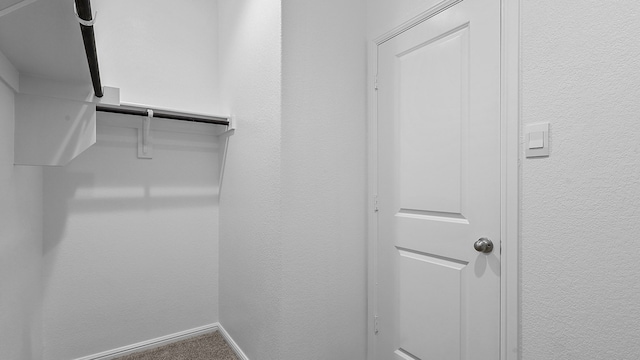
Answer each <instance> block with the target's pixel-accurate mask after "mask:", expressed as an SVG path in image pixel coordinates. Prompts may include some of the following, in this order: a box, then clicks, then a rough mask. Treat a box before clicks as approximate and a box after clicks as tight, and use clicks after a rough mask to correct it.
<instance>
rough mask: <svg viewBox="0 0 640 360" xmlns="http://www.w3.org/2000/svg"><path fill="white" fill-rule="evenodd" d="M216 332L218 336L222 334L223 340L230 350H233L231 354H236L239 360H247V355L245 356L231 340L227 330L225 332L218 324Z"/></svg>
mask: <svg viewBox="0 0 640 360" xmlns="http://www.w3.org/2000/svg"><path fill="white" fill-rule="evenodd" d="M218 331H220V334H222V337H224V339H225V340H226V341H227V343H228V344H229V346H231V349H232V350H233V352H235V353H236V356H238V358H240V360H249V358H248V357H247V355H245V354H244V352H243V351H242V349H240V346H238V344H236V342H235V341H234V340H233V338H232V337H231V335H229V333H228V332H227V330H225V329H224V328H223V327H222V325H221V324H220V323H218Z"/></svg>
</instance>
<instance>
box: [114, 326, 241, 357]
mask: <svg viewBox="0 0 640 360" xmlns="http://www.w3.org/2000/svg"><path fill="white" fill-rule="evenodd" d="M116 360H239V359H238V357H237V356H236V355H235V353H234V352H233V350H231V348H230V347H229V345H228V344H227V342H226V341H224V338H223V337H222V335H220V332H219V331H216V332H214V333H211V334H205V335H200V336H198V337H194V338H191V339H187V340H182V341H178V342H175V343H173V344H169V345H165V346H162V347H159V348H155V349H151V350H147V351H143V352H139V353H133V354H131V355H127V356H123V357H119V358H117V359H116Z"/></svg>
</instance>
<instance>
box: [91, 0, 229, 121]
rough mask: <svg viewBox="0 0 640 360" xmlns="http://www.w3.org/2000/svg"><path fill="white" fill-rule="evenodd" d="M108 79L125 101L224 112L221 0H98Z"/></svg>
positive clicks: (101, 48) (105, 77)
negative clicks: (220, 68)
mask: <svg viewBox="0 0 640 360" xmlns="http://www.w3.org/2000/svg"><path fill="white" fill-rule="evenodd" d="M92 5H93V9H94V10H95V11H97V12H98V15H97V20H96V25H95V32H96V43H97V47H98V57H99V61H100V72H101V77H102V83H103V85H106V86H113V87H118V88H120V95H121V101H122V102H127V103H138V104H145V105H151V106H154V107H158V108H169V109H175V110H181V111H187V112H195V113H207V114H217V113H219V107H218V104H219V101H218V100H219V94H218V89H219V84H218V82H219V81H218V64H217V63H218V45H217V41H218V35H217V29H218V26H217V1H210V0H190V1H158V0H137V1H128V0H94V1H92Z"/></svg>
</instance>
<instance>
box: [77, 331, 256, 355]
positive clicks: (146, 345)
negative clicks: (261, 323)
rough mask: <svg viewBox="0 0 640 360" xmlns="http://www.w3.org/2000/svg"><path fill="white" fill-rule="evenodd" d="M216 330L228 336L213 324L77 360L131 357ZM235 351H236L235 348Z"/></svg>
mask: <svg viewBox="0 0 640 360" xmlns="http://www.w3.org/2000/svg"><path fill="white" fill-rule="evenodd" d="M216 330H221V331H220V332H221V333H222V334H226V331H224V330H222V328H221V326H220V324H219V323H213V324H209V325H204V326H200V327H197V328H194V329H190V330H185V331H181V332H177V333H175V334H171V335H166V336H162V337H159V338H155V339H151V340H147V341H142V342H139V343H137V344H132V345H128V346H123V347H120V348H117V349H113V350H108V351H103V352H101V353H98V354H93V355H89V356H84V357H81V358H77V359H75V360H109V359H113V358H116V357H120V356H125V355H129V354H132V353H134V352H139V351H145V350H150V349H153V348H157V347H160V346H164V345H168V344H171V343H173V342H176V341H180V340H185V339H188V338H192V337H195V336H198V335H203V334H207V333H212V332H214V331H216ZM227 336H228V335H225V340H227V342H229V344H231V343H232V342H233V340H231V341H230V340H228V339H230V338H227ZM234 344H235V343H234ZM238 349H239V348H238ZM234 351H235V348H234ZM240 353H242V351H240ZM238 356H240V355H238ZM241 359H246V357H244V358H242V357H241Z"/></svg>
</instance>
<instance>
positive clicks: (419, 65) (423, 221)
mask: <svg viewBox="0 0 640 360" xmlns="http://www.w3.org/2000/svg"><path fill="white" fill-rule="evenodd" d="M377 81H378V91H377V123H378V130H377V133H378V135H377V136H378V139H377V177H378V179H377V183H378V185H377V187H378V188H377V192H378V209H379V211H378V213H377V244H376V253H377V254H376V255H375V260H376V265H375V268H376V274H375V276H376V283H377V286H376V289H375V294H376V295H375V297H376V298H375V299H374V301H375V303H376V304H375V307H376V309H377V311H376V313H377V316H378V326H377V328H378V333H377V335H376V336H375V352H376V359H377V360H400V359H403V360H416V359H419V360H427V359H428V360H449V359H451V360H453V359H456V360H460V359H475V360H497V359H499V358H500V219H501V214H500V211H501V207H500V179H501V174H500V169H501V168H500V164H501V159H500V156H501V150H500V140H501V135H500V131H501V127H500V1H499V0H464V1H461V2H459V3H457V4H456V5H454V6H452V7H449V8H448V9H446V10H444V11H442V12H440V13H437V14H436V15H434V16H432V17H430V18H428V19H427V20H426V21H424V22H422V23H420V24H419V25H417V26H415V27H412V28H410V29H409V30H407V31H405V32H403V33H401V34H399V35H397V36H395V37H393V38H392V39H390V40H388V41H386V42H384V43H382V44H381V45H379V48H378V79H377ZM480 238H488V239H490V240H491V241H492V242H493V244H494V248H493V251H492V252H481V251H480V250H483V246H482V243H478V244H477V245H478V249H476V248H475V247H474V244H475V243H476V241H478V240H479V239H480ZM487 251H488V250H487Z"/></svg>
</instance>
